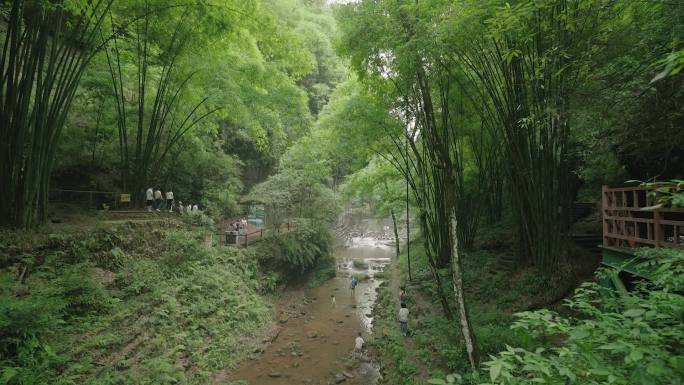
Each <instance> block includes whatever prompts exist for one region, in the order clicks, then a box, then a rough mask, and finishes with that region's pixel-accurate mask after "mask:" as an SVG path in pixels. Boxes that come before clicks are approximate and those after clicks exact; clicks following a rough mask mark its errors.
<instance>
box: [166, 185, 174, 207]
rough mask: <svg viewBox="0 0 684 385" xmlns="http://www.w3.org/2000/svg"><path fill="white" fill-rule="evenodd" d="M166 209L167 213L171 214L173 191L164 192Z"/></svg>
mask: <svg viewBox="0 0 684 385" xmlns="http://www.w3.org/2000/svg"><path fill="white" fill-rule="evenodd" d="M166 208H168V209H169V212H173V191H171V190H169V191H167V192H166Z"/></svg>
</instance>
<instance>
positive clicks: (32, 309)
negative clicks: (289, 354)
mask: <svg viewBox="0 0 684 385" xmlns="http://www.w3.org/2000/svg"><path fill="white" fill-rule="evenodd" d="M205 235H206V233H205V232H204V231H189V230H188V229H180V230H166V229H163V228H162V229H160V228H155V229H149V228H148V227H145V228H135V227H133V228H129V227H127V226H121V227H118V228H114V229H109V230H106V231H105V230H100V231H95V232H93V233H90V234H85V235H78V234H76V235H64V234H59V235H57V234H55V235H52V236H51V237H50V241H49V242H50V244H49V245H48V246H47V248H48V249H50V248H63V249H64V250H65V252H59V253H56V252H51V253H50V254H49V255H48V256H46V258H44V259H42V258H37V259H35V260H34V261H35V264H34V265H33V266H32V267H31V271H30V272H29V273H28V274H27V277H26V278H25V282H24V283H21V282H19V280H18V276H17V274H15V273H10V272H2V273H0V346H2V350H1V358H0V367H2V369H1V370H0V379H2V381H1V382H0V383H6V384H30V383H55V384H80V383H86V382H87V383H98V384H115V383H140V384H158V383H188V384H203V383H206V382H207V381H209V379H210V378H211V376H212V374H213V373H215V372H216V371H218V370H220V369H224V368H226V367H230V366H231V365H234V364H235V363H236V362H237V361H238V360H240V359H241V358H242V357H245V356H246V355H247V354H249V353H250V352H251V348H250V347H249V346H247V344H245V343H244V338H245V337H247V336H254V335H255V333H256V332H257V330H258V329H259V328H260V327H261V326H262V325H263V324H264V323H266V322H267V321H268V320H269V318H270V314H271V312H270V309H269V306H268V304H267V303H266V302H265V300H264V299H263V298H262V297H261V296H260V295H259V294H258V293H259V292H265V291H267V290H272V288H269V287H267V286H268V283H267V282H262V281H261V280H260V276H261V273H260V271H259V268H258V265H257V262H256V259H255V258H254V257H253V256H252V255H251V254H250V253H247V252H245V251H244V250H238V249H234V248H223V247H211V246H207V245H206V243H205V241H204V240H205ZM101 250H111V253H109V254H107V253H105V252H103V251H101ZM101 252H102V255H103V256H104V255H117V256H119V258H120V260H121V262H122V263H121V264H112V265H110V267H111V268H112V269H113V270H103V269H102V268H97V269H95V268H93V266H94V263H95V262H97V261H98V260H99V258H96V257H93V255H94V254H98V253H101ZM40 261H43V262H42V263H41V262H40ZM190 367H192V368H194V369H193V372H194V374H192V375H191V374H190V373H189V372H188V368H190Z"/></svg>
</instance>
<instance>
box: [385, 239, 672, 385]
mask: <svg viewBox="0 0 684 385" xmlns="http://www.w3.org/2000/svg"><path fill="white" fill-rule="evenodd" d="M411 247H412V256H414V257H413V258H412V261H411V262H412V266H411V267H412V270H413V280H412V281H410V282H409V281H408V277H407V264H406V263H407V260H406V254H405V253H404V254H402V256H401V257H400V260H399V262H400V263H399V266H400V269H401V271H402V278H401V279H402V284H403V285H404V286H405V287H406V288H407V290H408V292H409V297H408V307H409V309H410V311H411V316H410V323H409V325H410V329H411V330H412V333H411V337H410V340H405V339H404V338H403V337H402V336H401V334H400V333H399V328H398V322H397V320H396V317H397V315H396V313H397V307H396V299H395V298H393V297H394V296H398V293H394V292H391V290H390V289H389V288H390V287H391V285H387V286H383V288H382V289H381V292H380V296H379V300H378V306H377V308H376V333H375V334H376V335H378V336H381V338H375V339H373V344H374V345H375V347H376V348H377V349H378V351H379V352H380V354H381V357H382V361H383V365H384V368H385V380H386V381H385V383H387V384H404V385H412V384H424V383H425V382H426V381H428V380H430V381H431V382H430V383H434V384H447V383H459V384H501V385H509V384H511V385H512V384H516V385H517V384H534V383H546V384H561V383H567V384H625V385H627V384H681V383H682V382H681V381H682V380H681V379H682V378H684V355H683V354H682V353H681V352H682V348H683V347H684V333H683V332H682V330H684V312H682V309H683V308H684V297H682V296H681V295H679V294H676V292H680V293H681V291H682V281H681V272H682V269H683V268H684V267H683V266H684V252H682V251H676V250H668V249H662V250H661V249H658V250H652V249H644V250H643V252H640V253H639V255H640V256H641V257H642V258H644V259H645V261H646V262H644V264H645V265H649V266H650V267H651V269H652V271H653V272H654V282H656V283H657V285H654V284H652V283H648V284H647V283H642V284H638V285H637V287H636V289H635V290H634V291H633V292H630V293H622V294H618V293H615V292H612V291H610V290H607V289H604V288H601V287H600V286H599V285H598V284H597V283H596V282H594V281H595V280H594V281H591V282H586V283H584V284H582V285H581V286H580V287H579V288H577V289H576V291H575V294H574V296H573V295H572V292H571V293H570V294H571V299H569V300H565V301H563V304H562V305H560V304H553V305H551V304H547V306H545V308H542V309H540V310H534V311H525V310H528V309H530V308H532V309H537V308H539V305H538V304H540V303H543V302H544V301H548V300H549V299H551V298H553V297H554V296H555V294H554V295H549V294H548V293H549V292H554V291H555V292H562V291H563V290H566V289H565V286H566V285H567V284H572V285H575V284H576V281H572V282H570V281H568V282H565V283H563V282H562V280H558V281H557V282H558V284H557V286H558V287H557V288H549V287H546V286H544V283H543V282H542V281H541V280H540V279H538V278H535V277H537V276H538V274H537V273H536V272H535V271H534V270H528V269H522V270H518V271H516V272H514V273H512V272H508V271H506V269H505V268H502V267H501V266H502V265H505V264H504V263H501V261H500V259H501V258H505V253H502V252H501V251H498V252H494V251H487V250H479V251H475V252H468V253H466V260H465V266H464V279H465V281H466V285H467V286H466V287H468V288H469V289H468V292H467V295H468V296H469V299H470V309H469V310H470V316H471V322H472V323H473V327H474V330H475V333H476V337H477V340H476V341H477V344H478V346H479V348H480V353H481V358H482V361H483V365H482V367H481V368H482V370H481V371H480V372H478V373H476V374H473V373H471V371H470V368H469V365H468V361H467V357H466V355H465V349H464V347H463V344H462V340H461V335H460V332H459V329H458V327H457V325H456V321H448V320H446V318H445V317H444V316H443V314H442V312H441V308H440V306H439V303H438V302H436V296H435V295H434V290H435V288H434V285H433V284H432V283H431V282H432V280H431V279H429V276H428V275H427V274H428V273H427V271H426V269H425V267H424V266H422V265H421V259H422V258H420V256H421V255H422V253H423V249H422V242H421V241H420V240H419V241H415V242H412V244H411ZM497 266H498V268H497ZM568 269H569V270H570V271H571V272H572V271H576V270H573V268H572V267H569V268H568ZM607 274H615V273H613V272H610V271H604V270H601V271H599V275H600V276H601V277H603V276H605V275H607ZM568 276H572V274H571V275H568ZM447 282H448V281H447ZM452 305H453V304H452ZM549 305H551V306H549ZM447 376H448V377H447ZM449 381H451V382H449ZM678 381H679V382H678Z"/></svg>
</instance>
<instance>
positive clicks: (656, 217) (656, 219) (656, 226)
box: [653, 209, 662, 247]
mask: <svg viewBox="0 0 684 385" xmlns="http://www.w3.org/2000/svg"><path fill="white" fill-rule="evenodd" d="M660 216H661V215H660V209H655V210H654V211H653V237H654V238H655V239H654V240H655V247H660V241H661V238H662V234H661V231H660Z"/></svg>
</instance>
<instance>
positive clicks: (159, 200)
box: [154, 189, 162, 211]
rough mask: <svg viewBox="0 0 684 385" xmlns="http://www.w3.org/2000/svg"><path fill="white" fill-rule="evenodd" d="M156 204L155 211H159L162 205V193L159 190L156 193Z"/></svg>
mask: <svg viewBox="0 0 684 385" xmlns="http://www.w3.org/2000/svg"><path fill="white" fill-rule="evenodd" d="M154 203H155V207H154V208H155V209H156V210H157V211H159V206H161V204H162V192H161V190H159V189H157V190H156V191H155V192H154Z"/></svg>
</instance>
